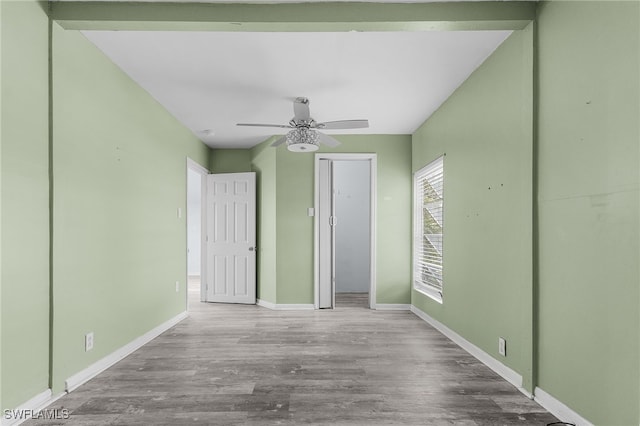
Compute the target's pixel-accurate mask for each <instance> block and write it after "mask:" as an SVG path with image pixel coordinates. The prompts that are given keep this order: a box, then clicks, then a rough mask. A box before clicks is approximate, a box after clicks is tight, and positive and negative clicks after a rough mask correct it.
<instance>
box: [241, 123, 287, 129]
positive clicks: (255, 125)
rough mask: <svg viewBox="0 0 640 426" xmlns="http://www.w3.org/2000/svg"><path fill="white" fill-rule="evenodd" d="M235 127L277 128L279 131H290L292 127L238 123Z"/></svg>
mask: <svg viewBox="0 0 640 426" xmlns="http://www.w3.org/2000/svg"><path fill="white" fill-rule="evenodd" d="M236 126H246V127H278V128H280V129H291V128H292V127H291V126H290V125H288V124H257V123H238V124H236Z"/></svg>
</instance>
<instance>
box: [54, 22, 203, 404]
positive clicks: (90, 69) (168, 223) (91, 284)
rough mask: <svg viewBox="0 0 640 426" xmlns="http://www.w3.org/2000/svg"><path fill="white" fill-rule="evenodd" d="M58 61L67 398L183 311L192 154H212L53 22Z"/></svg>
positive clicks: (58, 256) (59, 358)
mask: <svg viewBox="0 0 640 426" xmlns="http://www.w3.org/2000/svg"><path fill="white" fill-rule="evenodd" d="M53 57H54V61H53V77H54V78H53V93H54V98H53V100H54V101H53V122H54V125H53V185H54V187H53V200H54V207H53V219H54V220H53V271H54V275H53V287H54V294H53V297H54V322H53V327H54V329H53V335H54V347H53V390H54V393H57V392H60V391H61V390H62V389H63V385H64V380H65V379H67V378H68V377H69V376H71V375H72V374H74V373H77V372H78V371H79V370H81V369H83V368H85V367H87V366H89V365H90V364H91V363H93V362H95V361H97V360H99V359H100V358H102V357H104V356H105V355H108V354H110V353H111V352H113V351H114V350H116V349H118V348H120V347H122V346H123V345H125V344H127V343H129V342H130V341H132V340H133V339H135V338H136V337H138V336H140V335H142V334H144V333H145V332H147V331H149V330H151V329H152V328H154V327H156V326H157V325H159V324H161V323H163V322H164V321H166V320H168V319H170V318H172V317H174V316H176V315H177V314H179V313H180V312H183V311H184V310H185V307H186V306H185V303H186V283H185V280H186V223H185V220H186V214H184V212H186V157H187V156H188V157H190V158H192V159H193V160H195V161H197V162H198V163H200V164H202V165H206V164H207V161H208V148H207V147H206V146H205V145H204V144H202V143H201V142H200V141H199V140H198V139H196V138H195V137H194V136H193V135H192V134H191V132H189V131H188V130H186V129H185V128H184V127H183V126H182V125H180V124H179V123H178V122H177V121H176V120H175V119H174V118H173V117H172V116H171V115H170V114H169V113H168V112H167V111H166V110H164V109H163V108H162V107H161V106H160V105H159V104H158V103H157V102H156V101H155V100H154V99H152V98H151V97H150V96H149V95H148V94H147V93H146V92H145V91H144V90H143V89H142V88H140V87H139V86H138V85H137V84H136V83H134V82H133V81H132V80H131V79H130V78H129V77H128V76H127V75H126V74H124V73H123V72H122V71H121V70H120V69H118V68H117V67H116V66H115V65H114V64H113V63H112V62H110V61H109V59H107V58H106V57H105V56H104V55H103V54H102V53H101V52H100V51H99V50H98V49H97V48H96V47H95V46H93V45H92V44H91V43H90V42H89V41H87V40H86V39H85V38H84V36H83V35H82V34H80V33H79V32H76V31H64V30H62V29H61V28H60V27H59V26H58V25H57V24H54V28H53ZM178 208H182V212H183V215H182V218H180V219H179V218H178V215H177V209H178ZM176 281H179V282H180V291H179V292H176V291H175V282H176ZM90 331H93V332H94V333H95V343H94V345H95V346H94V349H93V350H92V351H90V352H85V351H84V335H85V333H88V332H90Z"/></svg>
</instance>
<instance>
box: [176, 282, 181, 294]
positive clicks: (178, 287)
mask: <svg viewBox="0 0 640 426" xmlns="http://www.w3.org/2000/svg"><path fill="white" fill-rule="evenodd" d="M179 291H180V281H176V293H178V292H179Z"/></svg>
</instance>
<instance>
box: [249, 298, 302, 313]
mask: <svg viewBox="0 0 640 426" xmlns="http://www.w3.org/2000/svg"><path fill="white" fill-rule="evenodd" d="M256 305H258V306H262V307H263V308H267V309H271V310H274V311H309V310H311V311H312V310H314V309H315V307H314V306H313V303H280V304H278V303H272V302H268V301H266V300H262V299H258V300H257V301H256Z"/></svg>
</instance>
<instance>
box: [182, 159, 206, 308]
mask: <svg viewBox="0 0 640 426" xmlns="http://www.w3.org/2000/svg"><path fill="white" fill-rule="evenodd" d="M189 170H191V171H193V172H196V173H198V174H199V175H200V301H201V302H202V301H203V300H205V293H204V291H205V290H204V286H203V285H202V283H203V280H204V277H205V276H206V275H205V274H206V273H207V241H206V235H207V234H206V232H207V229H206V222H205V221H206V214H207V175H208V174H209V170H207V169H206V168H205V167H203V166H201V165H200V164H198V163H197V162H196V161H194V160H192V159H191V158H189V157H187V168H186V170H185V174H186V176H187V191H188V190H189V188H188V185H189V181H188V179H189ZM186 205H187V209H188V208H189V207H188V206H189V204H188V202H187V204H186ZM188 217H189V212H188V211H187V212H186V214H185V218H188ZM185 229H187V220H186V219H185ZM188 235H189V229H187V238H188ZM187 247H189V246H188V242H187ZM188 256H189V254H188V253H187V269H186V271H185V272H186V274H185V277H186V278H185V307H186V308H185V310H186V309H187V308H188V306H189V304H188V303H189V257H188Z"/></svg>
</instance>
